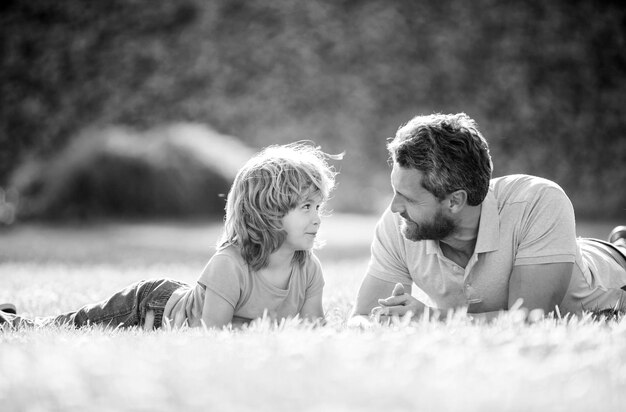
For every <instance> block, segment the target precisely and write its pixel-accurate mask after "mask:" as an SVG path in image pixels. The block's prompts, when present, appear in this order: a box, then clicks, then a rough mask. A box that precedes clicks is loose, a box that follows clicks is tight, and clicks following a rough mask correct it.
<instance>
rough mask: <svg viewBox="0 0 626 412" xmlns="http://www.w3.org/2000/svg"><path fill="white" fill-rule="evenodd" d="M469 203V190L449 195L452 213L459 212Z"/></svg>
mask: <svg viewBox="0 0 626 412" xmlns="http://www.w3.org/2000/svg"><path fill="white" fill-rule="evenodd" d="M466 204H467V192H466V191H465V190H463V189H460V190H457V191H455V192H452V193H450V194H449V195H448V209H449V210H450V212H451V213H458V212H460V211H461V210H463V208H464V207H465V205H466Z"/></svg>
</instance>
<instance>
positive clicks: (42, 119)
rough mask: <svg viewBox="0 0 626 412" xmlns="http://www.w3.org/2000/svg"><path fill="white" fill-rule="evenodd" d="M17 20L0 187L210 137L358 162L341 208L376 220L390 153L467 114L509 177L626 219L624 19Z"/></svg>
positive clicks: (343, 5) (454, 14)
mask: <svg viewBox="0 0 626 412" xmlns="http://www.w3.org/2000/svg"><path fill="white" fill-rule="evenodd" d="M0 12H1V13H0V39H1V40H0V41H1V43H0V55H1V59H0V148H1V150H0V185H3V184H6V182H7V179H8V177H9V174H10V172H11V170H13V169H14V168H15V166H16V165H17V164H18V163H20V162H22V161H23V159H24V158H25V157H26V156H27V155H30V154H31V153H35V154H37V155H44V156H46V155H49V154H52V153H55V152H56V151H58V150H59V148H61V147H63V146H64V145H65V143H66V141H67V140H68V139H70V138H71V137H72V136H74V135H77V134H78V132H79V131H81V130H82V129H84V128H85V127H88V126H90V127H91V126H103V125H108V124H123V125H130V126H134V127H149V126H152V125H154V124H163V123H164V122H167V121H196V122H204V123H208V124H211V125H213V126H214V127H215V128H216V129H217V130H219V131H221V132H225V133H228V134H231V135H235V136H240V137H241V138H242V139H243V140H244V141H246V142H247V143H248V144H250V145H251V146H256V147H259V146H263V145H266V144H269V143H279V142H287V141H293V140H298V139H306V138H308V139H312V140H314V141H316V142H317V143H319V144H321V145H323V147H324V149H325V150H328V151H344V150H345V151H346V152H347V156H346V158H345V160H344V161H343V162H342V165H341V169H342V175H341V177H340V186H339V190H338V191H337V194H336V199H335V204H336V208H338V209H346V210H347V209H351V210H360V211H373V210H379V209H380V207H382V203H383V202H384V201H385V200H386V199H385V195H386V193H387V192H388V188H387V187H388V176H387V173H386V169H385V163H386V162H385V161H386V157H387V154H386V151H385V145H384V143H385V138H387V137H388V136H392V135H393V134H394V132H395V130H396V128H397V127H398V126H399V125H400V124H401V123H403V122H406V121H408V120H409V118H410V117H411V116H412V115H414V114H418V113H431V112H435V111H441V112H457V111H465V112H467V113H468V114H469V115H470V116H472V117H473V118H475V119H476V120H477V121H478V122H479V126H480V127H481V130H482V131H483V133H484V134H485V136H486V137H487V139H488V140H489V141H490V143H491V146H492V153H493V155H494V163H495V173H496V175H501V174H507V173H517V172H519V173H531V174H537V175H541V176H544V177H547V178H550V179H553V180H555V181H557V182H558V183H559V184H561V185H562V186H563V187H564V188H565V189H566V191H567V192H568V193H569V194H570V196H571V197H572V199H573V202H574V204H575V206H576V209H577V211H578V213H579V215H587V216H594V215H595V216H602V217H609V216H613V217H624V216H625V215H626V213H625V208H626V206H625V205H626V194H625V193H624V191H620V190H619V189H617V188H620V187H621V186H623V183H624V182H625V181H626V168H624V167H623V165H624V164H626V139H625V138H624V137H623V136H622V135H621V133H622V130H624V126H625V124H624V123H625V122H626V116H624V114H625V113H624V109H623V107H625V104H624V103H626V102H625V99H626V97H625V96H626V76H625V75H626V55H625V54H624V50H626V47H625V46H626V44H625V43H626V30H625V29H624V28H625V27H626V24H624V22H625V20H626V8H624V7H622V6H620V5H618V3H617V2H612V1H605V2H590V1H583V0H574V1H565V0H557V1H550V2H544V1H540V0H530V1H526V2H515V1H498V0H476V1H473V2H456V1H453V0H440V1H438V2H425V1H414V0H400V1H396V2H383V1H376V0H361V1H357V0H342V1H331V0H311V1H306V2H293V1H289V0H269V1H265V2H246V1H243V0H211V1H204V0H179V1H177V2H171V1H169V0H150V1H148V0H133V1H128V0H112V1H108V2H88V1H87V0H64V1H62V2H58V1H52V0H38V1H36V2H33V1H26V0H13V1H6V2H3V3H2V5H1V6H0ZM364 175H367V176H370V177H371V178H369V179H363V176H364ZM599 204H601V205H602V209H601V210H600V208H599V206H598V205H599Z"/></svg>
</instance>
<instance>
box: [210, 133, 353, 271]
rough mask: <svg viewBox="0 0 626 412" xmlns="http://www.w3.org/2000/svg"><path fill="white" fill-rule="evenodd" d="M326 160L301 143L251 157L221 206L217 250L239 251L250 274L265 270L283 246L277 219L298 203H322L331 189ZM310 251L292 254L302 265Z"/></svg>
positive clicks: (331, 173)
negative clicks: (223, 215)
mask: <svg viewBox="0 0 626 412" xmlns="http://www.w3.org/2000/svg"><path fill="white" fill-rule="evenodd" d="M327 158H335V159H338V158H341V155H339V156H332V155H328V154H326V153H324V152H322V151H321V150H320V148H319V147H314V146H312V145H310V144H306V143H304V142H297V143H292V144H288V145H283V146H278V145H275V146H269V147H267V148H265V149H264V150H262V151H261V152H260V153H258V154H256V155H255V156H254V157H252V158H251V159H250V160H249V161H248V162H247V163H246V164H245V165H244V166H243V167H242V168H241V170H239V172H238V173H237V176H236V177H235V180H234V182H233V185H232V187H231V188H230V191H229V192H228V199H227V202H226V218H225V222H224V233H223V235H222V238H221V240H220V242H219V247H218V249H223V248H225V247H227V246H229V245H235V246H237V247H239V248H240V250H241V255H242V256H243V258H244V260H245V261H246V263H247V264H248V265H249V266H250V267H251V268H252V269H253V270H259V269H262V268H264V267H266V266H267V264H268V260H269V256H270V254H272V253H273V252H275V251H276V250H277V249H278V248H280V246H281V245H282V244H283V241H284V240H285V237H286V235H287V233H286V232H285V231H284V229H283V226H282V218H283V217H284V216H285V215H286V214H287V212H289V211H290V210H292V209H293V208H295V207H296V206H297V205H298V204H300V203H301V202H303V201H305V200H307V199H312V198H315V197H318V198H320V199H321V201H322V202H324V201H326V200H327V199H328V197H329V195H330V192H331V191H332V189H333V187H334V186H335V175H336V172H335V171H334V169H333V168H332V167H331V166H329V165H328V164H327V163H326V159H327ZM309 254H310V251H308V250H302V251H297V252H296V253H295V254H294V262H295V263H298V264H300V265H302V264H304V262H305V261H306V259H307V257H308V255H309Z"/></svg>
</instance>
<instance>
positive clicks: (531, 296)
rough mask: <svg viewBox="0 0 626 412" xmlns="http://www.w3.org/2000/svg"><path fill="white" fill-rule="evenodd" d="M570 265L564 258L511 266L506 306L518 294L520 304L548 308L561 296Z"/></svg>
mask: <svg viewBox="0 0 626 412" xmlns="http://www.w3.org/2000/svg"><path fill="white" fill-rule="evenodd" d="M573 267H574V264H573V263H567V262H563V263H546V264H542V265H520V266H514V267H513V272H511V278H510V280H509V309H510V308H511V306H512V305H514V304H515V302H516V301H517V300H518V299H520V298H521V299H523V302H522V308H525V309H527V310H529V311H532V310H534V309H541V310H543V312H544V313H549V312H552V311H553V310H554V308H555V306H558V305H560V304H561V302H562V301H563V298H564V297H565V293H566V292H567V288H568V286H569V282H570V279H571V277H572V269H573Z"/></svg>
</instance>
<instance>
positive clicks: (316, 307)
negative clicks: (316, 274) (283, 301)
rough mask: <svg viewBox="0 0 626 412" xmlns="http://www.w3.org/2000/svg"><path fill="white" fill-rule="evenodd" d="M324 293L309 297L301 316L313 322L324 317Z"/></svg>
mask: <svg viewBox="0 0 626 412" xmlns="http://www.w3.org/2000/svg"><path fill="white" fill-rule="evenodd" d="M322 297H323V294H322V293H318V294H317V295H315V296H312V297H310V298H307V300H305V301H304V304H303V305H302V309H301V310H300V318H302V319H306V320H310V321H312V322H314V321H317V320H322V319H324V308H323V306H322Z"/></svg>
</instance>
